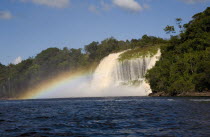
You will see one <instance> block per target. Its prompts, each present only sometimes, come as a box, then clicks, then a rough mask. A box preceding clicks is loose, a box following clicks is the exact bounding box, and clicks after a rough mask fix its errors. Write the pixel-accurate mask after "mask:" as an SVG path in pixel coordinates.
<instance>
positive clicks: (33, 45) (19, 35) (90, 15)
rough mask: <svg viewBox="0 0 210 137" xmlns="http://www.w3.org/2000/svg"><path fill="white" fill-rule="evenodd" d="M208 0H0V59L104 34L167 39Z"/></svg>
mask: <svg viewBox="0 0 210 137" xmlns="http://www.w3.org/2000/svg"><path fill="white" fill-rule="evenodd" d="M208 6H210V0H0V63H1V64H4V65H8V64H9V63H13V64H17V63H19V62H21V60H24V59H27V58H29V57H35V56H36V55H37V54H38V53H40V52H41V51H42V50H44V49H47V48H49V47H58V48H61V49H62V48H63V47H68V48H83V47H84V46H85V45H87V44H89V43H91V42H92V41H99V42H100V41H102V40H104V39H106V38H109V37H115V38H116V39H118V40H127V39H128V40H130V39H133V38H135V39H139V38H141V36H142V35H144V34H147V35H151V36H158V37H162V38H168V37H169V36H168V35H167V34H165V32H164V31H163V29H164V27H165V26H167V25H175V18H182V19H183V23H187V22H189V21H190V20H191V17H192V16H193V15H194V14H196V13H198V12H202V11H204V10H205V9H206V8H207V7H208Z"/></svg>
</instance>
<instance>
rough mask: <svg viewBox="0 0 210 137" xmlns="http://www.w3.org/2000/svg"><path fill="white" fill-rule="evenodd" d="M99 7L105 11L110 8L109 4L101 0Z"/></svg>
mask: <svg viewBox="0 0 210 137" xmlns="http://www.w3.org/2000/svg"><path fill="white" fill-rule="evenodd" d="M101 7H102V9H103V10H105V11H108V10H110V9H111V8H112V6H111V5H109V4H107V3H105V2H104V1H103V0H102V1H101Z"/></svg>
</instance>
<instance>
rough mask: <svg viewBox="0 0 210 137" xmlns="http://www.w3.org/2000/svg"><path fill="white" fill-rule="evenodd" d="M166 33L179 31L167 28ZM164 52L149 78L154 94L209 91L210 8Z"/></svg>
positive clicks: (197, 15)
mask: <svg viewBox="0 0 210 137" xmlns="http://www.w3.org/2000/svg"><path fill="white" fill-rule="evenodd" d="M171 28H172V29H171ZM165 31H166V32H167V33H170V32H173V31H175V30H174V27H172V26H167V27H166V29H165ZM161 52H162V57H161V58H160V61H158V62H157V64H156V66H155V67H154V68H152V69H151V70H149V71H148V73H147V76H146V78H147V79H148V81H149V83H150V85H151V88H152V90H153V92H154V93H159V92H161V93H164V94H165V95H169V96H176V95H180V94H184V93H190V92H192V93H193V92H205V91H209V90H210V7H208V8H207V9H206V10H205V11H204V12H201V13H198V14H196V15H194V16H193V17H192V20H191V21H190V22H189V23H187V24H185V25H183V29H182V30H181V33H180V34H179V35H177V36H171V39H170V40H169V44H168V45H167V46H163V47H161Z"/></svg>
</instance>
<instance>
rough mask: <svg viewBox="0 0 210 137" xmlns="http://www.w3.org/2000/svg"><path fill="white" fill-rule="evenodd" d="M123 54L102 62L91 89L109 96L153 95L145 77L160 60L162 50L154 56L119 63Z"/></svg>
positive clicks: (114, 54) (110, 56)
mask: <svg viewBox="0 0 210 137" xmlns="http://www.w3.org/2000/svg"><path fill="white" fill-rule="evenodd" d="M122 53H123V52H120V53H113V54H110V55H109V56H107V57H105V58H104V59H103V60H102V61H101V62H100V64H99V66H98V67H97V68H96V70H95V72H94V74H93V80H92V82H91V87H92V88H94V89H95V90H96V92H101V93H102V94H103V95H107V96H110V95H116V96H123V95H130V96H140V95H142V96H145V95H148V94H149V93H151V89H150V86H149V84H148V83H146V82H145V78H144V76H145V74H146V72H147V70H148V69H151V68H152V67H153V66H154V65H155V63H156V61H157V60H158V59H159V57H160V55H161V53H160V50H158V52H157V53H156V54H155V55H153V56H150V55H147V56H145V57H139V58H135V59H130V60H125V61H119V60H118V58H119V56H120V54H122Z"/></svg>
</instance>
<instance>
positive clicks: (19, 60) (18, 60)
mask: <svg viewBox="0 0 210 137" xmlns="http://www.w3.org/2000/svg"><path fill="white" fill-rule="evenodd" d="M21 61H22V57H21V56H19V57H17V58H16V59H15V60H14V61H13V62H12V63H13V64H15V65H16V64H19V63H20V62H21Z"/></svg>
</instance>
